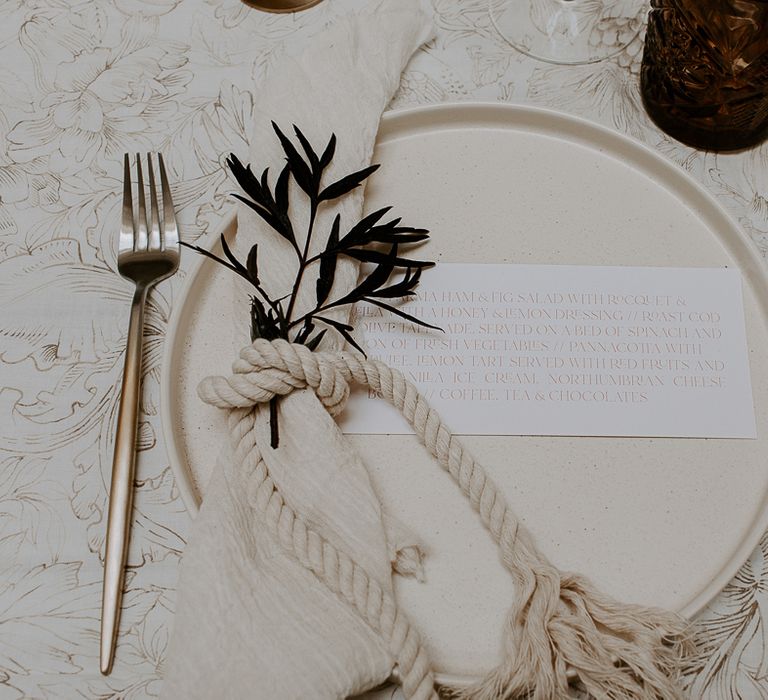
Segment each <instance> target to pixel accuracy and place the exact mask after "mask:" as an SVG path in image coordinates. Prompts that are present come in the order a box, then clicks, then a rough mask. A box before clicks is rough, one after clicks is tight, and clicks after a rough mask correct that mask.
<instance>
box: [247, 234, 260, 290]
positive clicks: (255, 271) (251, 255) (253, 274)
mask: <svg viewBox="0 0 768 700" xmlns="http://www.w3.org/2000/svg"><path fill="white" fill-rule="evenodd" d="M258 255H259V244H258V243H254V244H253V246H252V247H251V249H250V251H248V259H247V260H246V261H245V269H246V270H247V271H248V276H249V277H250V278H251V281H252V282H253V283H254V284H258V283H259V261H258Z"/></svg>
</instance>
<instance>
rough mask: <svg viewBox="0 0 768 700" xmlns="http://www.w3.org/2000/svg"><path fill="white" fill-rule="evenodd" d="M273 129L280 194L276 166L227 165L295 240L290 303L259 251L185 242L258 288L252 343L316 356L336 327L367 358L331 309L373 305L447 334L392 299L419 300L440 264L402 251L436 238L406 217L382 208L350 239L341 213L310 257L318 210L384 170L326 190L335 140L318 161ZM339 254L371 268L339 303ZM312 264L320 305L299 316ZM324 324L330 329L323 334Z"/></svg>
mask: <svg viewBox="0 0 768 700" xmlns="http://www.w3.org/2000/svg"><path fill="white" fill-rule="evenodd" d="M272 127H273V128H274V130H275V133H276V134H277V138H278V139H279V140H280V144H281V146H282V148H283V151H284V152H285V160H286V163H285V166H284V167H283V169H282V171H281V172H280V175H279V176H278V178H277V181H276V183H275V186H274V189H272V188H271V187H270V184H269V168H266V169H265V170H264V171H263V172H262V174H261V177H257V176H256V175H255V174H254V173H253V171H252V170H251V166H250V165H248V166H244V165H243V164H242V163H241V162H240V160H238V158H237V156H235V155H234V154H230V156H229V158H228V159H227V166H228V167H229V169H230V171H231V172H232V174H233V175H234V177H235V179H236V180H237V182H238V184H239V185H240V187H241V188H242V190H243V193H244V195H241V194H234V195H233V196H234V197H236V198H237V199H239V200H240V201H241V202H243V203H244V204H246V205H247V206H249V207H250V208H251V209H253V210H254V211H255V212H256V213H257V214H258V215H259V216H260V217H261V218H262V219H263V220H264V221H265V222H266V223H267V224H268V225H269V226H270V227H271V228H272V229H273V230H274V231H275V232H276V233H277V234H278V235H279V236H281V237H282V238H284V239H285V240H286V241H288V243H289V244H290V245H291V247H292V249H293V250H294V252H295V253H296V257H297V261H298V265H297V268H296V279H295V281H294V283H293V286H292V288H291V291H290V292H289V293H288V294H286V295H285V296H283V297H280V298H276V299H273V298H271V297H270V296H269V294H268V293H267V292H266V290H265V289H264V288H263V286H262V285H261V281H260V279H259V259H258V255H259V250H258V245H254V246H253V247H252V248H251V249H250V251H249V253H248V256H247V258H246V260H245V262H244V263H243V262H240V261H239V260H238V259H237V258H236V257H235V256H234V255H233V253H232V251H231V250H230V248H229V246H228V245H227V242H226V240H225V239H224V236H223V235H222V236H221V247H222V251H223V253H224V258H220V257H219V256H217V255H215V254H213V253H211V252H210V251H208V250H205V249H204V248H201V247H199V246H196V245H190V244H187V243H183V245H186V246H187V247H188V248H192V249H193V250H195V251H197V252H198V253H200V254H202V255H205V256H207V257H209V258H212V259H213V260H215V261H216V262H218V263H220V264H221V265H224V267H226V268H228V269H230V270H232V272H234V273H235V274H237V275H240V276H241V277H242V278H244V279H245V280H247V281H248V282H249V283H250V285H251V286H252V287H253V288H254V290H255V293H254V294H253V295H251V297H250V319H251V340H255V339H256V338H265V339H267V340H274V339H276V338H284V339H285V340H288V341H290V342H293V343H301V344H303V345H306V346H307V347H308V348H310V349H312V350H314V349H315V348H316V347H317V346H318V344H319V343H320V341H321V340H322V339H323V336H324V335H325V333H326V331H327V330H328V327H330V328H333V329H334V330H336V331H337V332H338V333H340V334H341V335H342V336H343V337H344V339H345V340H346V341H347V342H348V343H349V344H350V345H352V346H353V347H355V348H357V350H359V351H360V352H362V353H363V354H365V351H364V350H363V349H362V348H361V347H360V345H358V343H357V342H356V341H355V339H354V338H353V337H352V331H353V330H354V328H353V327H352V326H351V325H349V324H347V323H342V322H340V321H337V320H335V319H332V318H328V317H327V315H326V314H327V312H328V311H330V310H331V309H335V308H337V307H340V306H346V305H348V304H355V303H358V302H368V303H369V304H374V305H375V306H378V307H381V308H383V309H386V310H388V311H390V312H392V313H393V314H396V315H397V316H400V317H402V318H404V319H406V320H408V321H411V322H412V323H415V324H418V325H421V326H426V327H428V328H433V329H435V330H441V329H440V328H437V326H432V325H430V324H429V323H426V322H425V321H422V320H421V319H418V318H416V317H415V316H411V315H410V314H408V313H406V312H404V311H403V310H402V309H400V308H398V307H397V306H393V305H392V304H391V303H390V301H389V300H392V299H398V298H402V297H408V296H411V295H413V294H414V289H415V287H416V285H417V284H418V283H419V278H420V276H421V271H422V270H423V269H425V268H428V267H432V266H433V265H434V263H432V262H429V261H426V260H412V259H410V258H407V257H404V256H403V255H401V253H400V249H401V247H404V246H406V247H410V246H412V245H413V244H418V243H422V242H423V241H425V240H427V238H429V232H428V231H427V230H426V229H423V228H414V227H411V226H402V225H401V219H400V218H395V219H392V220H390V221H386V222H385V221H384V218H385V216H386V215H387V214H388V213H389V211H390V210H391V208H392V207H383V208H381V209H377V210H376V211H374V212H371V213H370V214H368V215H367V216H365V217H363V218H362V219H361V220H360V221H358V222H357V223H355V224H354V225H353V226H352V227H351V228H349V229H348V230H347V231H346V233H344V234H342V221H341V215H340V214H336V216H335V218H334V219H333V223H332V224H331V229H330V231H329V233H328V237H327V241H326V244H325V248H324V249H323V251H322V252H320V253H317V254H315V255H310V250H311V242H312V236H313V234H314V233H315V220H316V218H317V213H318V210H319V208H320V207H321V206H331V203H332V202H333V200H336V199H338V198H339V197H342V196H344V195H345V194H348V193H349V192H351V191H352V190H354V189H355V188H356V187H358V186H359V185H361V184H362V183H363V182H364V181H365V180H366V178H368V177H369V176H370V175H371V174H372V173H374V172H375V171H376V170H377V169H378V168H379V166H378V165H370V166H368V167H367V168H363V169H362V170H358V171H357V172H354V173H351V174H350V175H346V176H345V177H342V178H340V179H338V180H336V181H335V182H331V183H330V184H324V182H323V180H324V178H323V174H324V172H325V170H326V168H327V167H328V166H329V165H330V163H331V162H332V160H333V156H334V153H335V151H336V135H335V134H332V135H331V138H330V140H329V141H328V144H327V145H326V147H325V149H324V150H323V152H322V154H321V155H319V156H318V155H317V153H316V152H315V150H314V149H313V148H312V146H311V145H310V143H309V141H308V140H307V139H306V137H305V136H304V134H303V133H302V132H301V130H300V129H299V128H298V127H296V126H294V127H293V130H294V133H295V135H296V138H297V140H298V142H299V144H300V146H301V151H302V152H303V155H302V152H300V151H299V149H298V148H297V147H296V146H295V145H294V144H293V143H292V142H291V140H290V139H289V138H288V137H286V136H285V134H284V133H283V132H282V131H281V130H280V128H279V127H278V126H277V124H275V123H274V122H272ZM291 179H293V180H294V181H295V182H296V184H297V185H298V187H299V188H300V189H301V191H302V192H303V193H304V195H305V196H306V197H307V198H308V200H309V218H308V223H307V231H306V235H305V236H304V241H303V244H300V243H299V240H298V239H297V237H296V232H295V229H294V223H293V222H292V221H291V217H290V202H289V189H290V188H289V184H290V180H291ZM339 256H346V257H349V258H354V259H355V260H358V261H360V262H362V263H369V265H367V266H366V267H365V269H364V271H363V273H362V274H361V277H360V280H359V281H358V284H357V286H356V287H355V288H354V289H353V290H352V291H350V292H348V293H347V294H345V295H343V296H341V297H339V298H337V299H331V298H330V294H331V290H332V289H333V282H334V279H335V275H336V265H337V262H338V260H339ZM311 265H317V266H318V267H319V269H318V276H317V282H316V284H315V306H314V308H312V309H311V310H310V311H307V312H305V313H302V314H295V306H296V300H297V298H298V295H299V290H300V288H301V284H302V280H303V277H304V273H305V271H306V270H307V268H309V267H310V266H311ZM318 324H321V325H323V326H326V327H325V328H319V329H318V328H317V325H318ZM270 427H271V444H272V447H273V448H275V447H277V445H278V442H279V434H278V427H277V408H276V400H275V399H273V400H272V401H271V402H270Z"/></svg>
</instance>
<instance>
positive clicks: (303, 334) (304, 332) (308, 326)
mask: <svg viewBox="0 0 768 700" xmlns="http://www.w3.org/2000/svg"><path fill="white" fill-rule="evenodd" d="M314 327H315V326H314V324H313V323H312V319H310V318H308V319H307V320H306V321H304V325H303V326H302V327H301V330H300V331H299V332H298V333H297V334H296V337H295V338H294V339H293V342H294V343H299V344H302V343H303V342H304V341H305V340H306V339H307V338H308V337H309V334H310V333H311V332H312V330H313V329H314Z"/></svg>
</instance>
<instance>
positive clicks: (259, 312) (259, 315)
mask: <svg viewBox="0 0 768 700" xmlns="http://www.w3.org/2000/svg"><path fill="white" fill-rule="evenodd" d="M279 337H280V329H279V328H278V327H277V324H276V323H275V318H274V316H273V315H271V314H269V313H267V312H266V311H265V310H264V304H262V303H261V300H260V299H258V298H257V297H251V340H256V338H264V339H265V340H274V339H275V338H279Z"/></svg>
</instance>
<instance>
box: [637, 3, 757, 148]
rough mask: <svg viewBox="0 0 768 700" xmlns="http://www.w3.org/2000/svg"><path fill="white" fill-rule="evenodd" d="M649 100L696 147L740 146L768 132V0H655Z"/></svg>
mask: <svg viewBox="0 0 768 700" xmlns="http://www.w3.org/2000/svg"><path fill="white" fill-rule="evenodd" d="M640 80H641V90H642V95H643V103H644V104H645V108H646V110H647V111H648V114H649V115H650V116H651V118H652V119H653V120H654V121H655V122H656V124H657V125H658V126H659V127H661V128H662V129H663V130H664V131H666V132H667V133H669V134H670V135H671V136H673V137H674V138H676V139H678V140H679V141H682V142H683V143H686V144H688V145H690V146H694V147H695V148H701V149H705V150H715V151H724V150H735V149H740V148H747V147H749V146H753V145H755V144H757V143H759V142H760V141H762V140H763V139H765V138H766V137H768V0H652V1H651V12H650V15H649V17H648V33H647V35H646V39H645V49H644V51H643V63H642V70H641V78H640Z"/></svg>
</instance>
